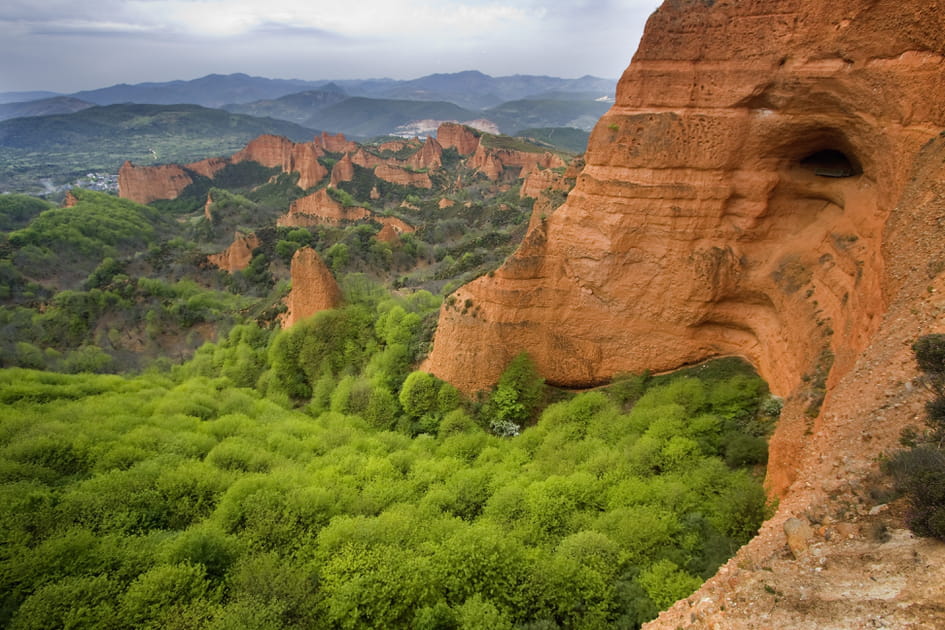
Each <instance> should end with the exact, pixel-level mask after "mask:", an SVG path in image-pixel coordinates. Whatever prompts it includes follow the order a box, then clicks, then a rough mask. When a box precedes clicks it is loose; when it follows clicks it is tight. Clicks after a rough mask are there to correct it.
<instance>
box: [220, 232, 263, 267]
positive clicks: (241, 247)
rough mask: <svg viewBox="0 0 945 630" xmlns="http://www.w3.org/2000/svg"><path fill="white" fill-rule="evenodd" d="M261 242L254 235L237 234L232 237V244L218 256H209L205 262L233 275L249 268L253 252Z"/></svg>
mask: <svg viewBox="0 0 945 630" xmlns="http://www.w3.org/2000/svg"><path fill="white" fill-rule="evenodd" d="M261 244H262V241H260V240H259V237H258V236H256V234H242V233H240V232H237V233H236V234H235V235H234V236H233V243H232V244H231V245H230V246H229V247H227V248H226V250H224V251H222V252H220V253H219V254H210V255H209V256H207V260H208V261H209V262H210V263H211V264H212V265H215V266H217V267H219V268H220V269H223V270H224V271H229V272H230V273H233V272H234V271H241V270H243V269H246V267H248V266H249V262H250V261H251V260H252V259H253V250H254V249H256V248H257V247H259V246H260V245H261Z"/></svg>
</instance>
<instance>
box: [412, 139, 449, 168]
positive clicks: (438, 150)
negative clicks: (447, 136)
mask: <svg viewBox="0 0 945 630" xmlns="http://www.w3.org/2000/svg"><path fill="white" fill-rule="evenodd" d="M442 165H443V147H442V146H441V145H440V143H439V142H437V141H436V138H427V139H426V141H425V142H424V143H423V146H422V147H420V150H419V151H417V152H416V153H414V154H413V155H411V156H410V157H409V158H407V166H410V167H411V168H415V169H418V170H419V169H424V168H426V169H430V170H434V169H438V168H440V167H441V166H442Z"/></svg>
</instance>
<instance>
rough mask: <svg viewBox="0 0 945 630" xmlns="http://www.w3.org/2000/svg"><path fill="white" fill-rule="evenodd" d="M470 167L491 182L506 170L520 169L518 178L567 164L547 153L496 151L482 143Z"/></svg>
mask: <svg viewBox="0 0 945 630" xmlns="http://www.w3.org/2000/svg"><path fill="white" fill-rule="evenodd" d="M467 164H468V166H469V167H470V168H472V169H475V170H477V171H479V172H480V173H482V174H483V175H485V176H486V177H488V178H489V179H491V180H497V179H499V177H501V176H502V174H503V173H504V172H505V171H506V169H512V168H514V169H518V172H517V173H515V175H516V176H517V177H525V176H527V175H528V174H529V173H531V172H533V171H535V170H538V169H543V168H544V169H546V168H559V167H561V168H563V167H565V166H566V165H567V164H566V163H565V161H564V160H562V159H561V157H559V156H557V155H555V154H554V153H549V152H547V151H545V152H542V153H535V152H530V151H516V150H513V149H495V148H490V147H487V146H486V145H485V144H484V143H482V142H480V144H479V147H478V148H476V152H475V153H474V154H473V156H472V157H471V158H469V161H468V163H467Z"/></svg>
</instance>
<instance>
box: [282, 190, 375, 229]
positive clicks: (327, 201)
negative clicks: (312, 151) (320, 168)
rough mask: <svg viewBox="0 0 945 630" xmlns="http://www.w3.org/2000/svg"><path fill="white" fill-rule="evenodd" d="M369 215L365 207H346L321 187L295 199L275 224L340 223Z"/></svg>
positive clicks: (296, 225) (288, 225) (304, 225)
mask: <svg viewBox="0 0 945 630" xmlns="http://www.w3.org/2000/svg"><path fill="white" fill-rule="evenodd" d="M369 217H371V211H370V210H367V209H366V208H356V207H352V208H347V207H345V206H343V205H342V204H340V203H339V202H337V201H335V200H334V199H333V198H332V196H331V195H329V194H328V190H327V189H325V188H322V189H321V190H318V191H316V192H314V193H312V194H311V195H308V196H306V197H302V198H301V199H296V200H295V201H294V202H293V203H292V205H291V206H290V207H289V211H288V212H287V213H286V214H285V215H283V216H281V217H279V219H278V221H276V224H277V225H278V226H280V227H308V226H311V225H319V224H329V225H340V224H342V223H347V222H351V221H358V220H361V219H367V218H369Z"/></svg>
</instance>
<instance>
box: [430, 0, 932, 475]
mask: <svg viewBox="0 0 945 630" xmlns="http://www.w3.org/2000/svg"><path fill="white" fill-rule="evenodd" d="M868 4H870V3H869V2H867V0H862V1H861V0H849V1H848V2H843V3H826V4H824V3H815V2H813V0H809V1H806V0H804V1H802V0H795V1H793V2H790V3H788V4H787V5H785V4H784V3H783V2H775V0H758V1H756V2H752V3H747V4H735V5H733V4H730V3H715V4H714V5H712V6H709V5H708V4H703V3H668V4H666V5H664V7H663V8H662V9H661V10H660V11H659V12H657V13H656V14H655V15H654V16H653V17H652V18H651V21H650V24H649V25H648V28H647V32H646V35H645V37H644V39H643V43H642V45H641V47H640V49H639V52H638V53H637V55H636V57H635V58H634V62H633V63H632V64H631V66H630V68H629V69H628V70H627V72H626V73H625V74H624V76H623V78H622V79H621V81H620V84H619V89H618V98H617V103H616V105H615V106H614V107H613V108H612V109H611V111H610V112H609V113H608V114H607V115H606V116H604V118H603V119H602V120H601V122H600V123H599V124H598V125H597V127H596V128H595V130H594V132H593V134H592V136H591V140H590V143H589V146H588V152H587V166H586V167H585V168H584V170H583V172H582V174H581V176H580V178H579V180H578V184H577V187H576V188H575V190H574V191H573V192H572V193H571V195H570V196H569V199H568V202H567V204H566V205H565V206H563V207H562V208H560V209H559V210H558V211H557V212H555V213H554V215H553V216H551V217H550V218H549V220H548V222H547V225H546V226H544V229H542V230H535V231H533V232H532V233H531V234H530V236H529V238H528V239H527V240H526V242H525V243H523V245H522V247H521V249H520V250H519V252H518V253H517V254H516V255H515V256H513V257H512V258H511V259H510V260H509V262H508V263H507V264H506V265H505V266H504V267H502V268H501V269H499V270H498V271H496V273H495V274H494V277H492V278H481V279H480V280H478V281H476V282H474V283H472V284H471V285H468V286H466V287H463V288H462V289H460V290H459V291H458V292H457V297H458V298H459V299H458V302H459V303H463V302H465V301H466V300H467V299H468V300H472V302H473V303H474V304H477V305H480V306H481V308H480V309H477V313H476V317H475V318H473V317H471V316H470V315H469V314H467V315H463V314H462V313H461V312H459V311H457V310H453V309H450V308H448V307H444V310H443V312H442V315H441V320H440V324H439V328H438V333H437V338H436V344H435V346H434V349H433V352H432V354H431V356H430V359H429V363H428V366H427V367H428V369H430V370H432V371H433V372H434V373H436V374H437V375H438V376H441V377H444V378H446V379H447V380H450V381H451V382H454V383H455V384H457V385H459V386H461V387H462V388H463V389H465V390H467V391H469V390H475V389H478V388H481V387H484V386H486V385H489V384H490V383H492V382H494V380H495V379H496V377H497V376H498V374H499V373H500V371H501V369H502V367H503V366H504V365H505V363H506V362H507V361H508V360H509V359H510V358H511V357H512V356H514V354H515V353H517V352H518V351H520V350H527V351H529V352H531V353H532V355H533V356H534V357H535V359H536V361H537V363H538V365H539V366H540V368H541V369H542V371H543V373H544V375H545V376H546V378H547V379H548V380H549V381H550V382H553V383H559V384H562V385H574V386H584V385H592V384H596V383H600V382H603V381H606V380H607V379H608V378H609V377H610V376H612V375H613V374H615V373H616V372H619V371H624V370H631V371H632V370H642V369H652V370H668V369H672V368H675V367H678V366H680V365H684V364H687V363H692V362H695V361H699V360H701V359H704V358H706V357H711V356H718V355H727V354H738V355H743V356H745V357H747V358H748V359H750V360H751V361H752V362H753V363H754V364H755V365H756V366H758V368H759V370H760V371H761V373H762V375H763V376H764V377H765V378H766V379H767V380H768V382H769V383H770V385H771V387H772V390H773V391H775V392H777V393H781V394H792V393H793V394H795V395H797V396H803V395H804V394H803V392H804V390H803V388H802V377H803V376H804V375H805V374H815V373H816V372H817V371H823V370H824V369H825V368H824V367H823V366H820V367H819V366H818V358H819V357H821V356H822V355H823V356H827V355H826V354H824V353H825V352H829V353H832V355H833V357H834V360H833V367H832V369H831V370H830V376H829V379H828V381H827V385H828V387H832V386H833V385H834V384H836V383H837V381H838V379H840V378H841V377H842V376H843V374H845V373H847V372H848V371H849V370H850V369H851V367H852V366H853V364H854V363H855V361H856V359H857V357H858V356H859V355H860V353H861V352H862V350H863V349H864V348H865V347H866V346H867V345H868V343H869V341H870V339H872V338H873V336H874V335H875V333H876V330H877V327H878V325H879V323H880V320H881V316H882V313H883V312H884V311H885V309H886V307H887V306H888V300H889V288H888V287H889V282H890V279H889V278H888V277H886V275H885V267H886V265H885V261H884V253H883V251H884V250H883V230H884V226H885V224H886V221H887V219H888V217H889V216H890V212H891V211H892V210H893V208H895V207H896V204H897V202H898V200H899V198H900V196H901V195H902V191H903V188H904V186H905V185H906V183H907V182H908V174H909V169H910V167H911V165H912V163H913V160H914V158H915V156H916V154H917V153H918V151H919V149H920V148H921V147H922V146H923V144H925V143H926V142H928V141H929V140H930V139H933V138H935V137H936V136H937V134H938V133H939V131H941V129H942V126H943V123H945V110H943V108H941V107H940V103H941V102H942V96H945V82H943V81H942V80H941V77H942V70H943V61H942V56H941V54H940V53H941V51H943V50H945V46H943V45H942V35H941V33H942V31H940V30H938V29H937V27H936V28H932V27H931V26H930V25H933V24H935V25H938V24H940V23H941V22H942V14H941V13H936V11H935V10H933V9H932V8H928V7H926V5H924V4H923V5H922V6H920V3H918V2H911V3H906V5H907V7H904V6H903V5H902V4H901V3H897V4H896V5H887V6H885V7H884V8H882V9H881V10H880V9H879V8H877V6H876V5H872V4H870V6H872V7H873V8H872V9H870V10H865V9H864V7H866V6H867V5H868ZM923 7H926V8H923ZM860 9H863V10H862V11H861V10H860ZM784 16H789V17H786V18H785V17H784ZM851 16H852V17H851ZM888 25H895V27H894V28H893V29H892V33H891V34H890V35H889V37H885V36H883V37H878V36H877V33H881V32H884V31H883V29H884V28H887V27H888ZM838 51H842V54H841V53H840V52H838ZM932 51H935V52H932ZM823 162H827V164H826V166H824V165H823V164H822V163H823ZM831 174H834V175H836V174H844V175H845V174H849V175H851V176H849V177H825V176H822V175H831ZM812 395H813V394H812ZM772 452H773V453H774V454H775V458H774V460H775V462H777V461H778V459H779V456H777V455H776V454H777V453H778V446H777V444H775V445H773V448H772ZM776 477H777V476H776ZM788 483H790V478H789V477H782V478H779V479H777V480H776V481H775V482H773V487H774V488H776V489H777V490H778V491H783V490H784V489H785V488H786V485H787V484H788Z"/></svg>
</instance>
